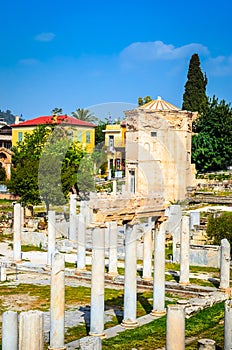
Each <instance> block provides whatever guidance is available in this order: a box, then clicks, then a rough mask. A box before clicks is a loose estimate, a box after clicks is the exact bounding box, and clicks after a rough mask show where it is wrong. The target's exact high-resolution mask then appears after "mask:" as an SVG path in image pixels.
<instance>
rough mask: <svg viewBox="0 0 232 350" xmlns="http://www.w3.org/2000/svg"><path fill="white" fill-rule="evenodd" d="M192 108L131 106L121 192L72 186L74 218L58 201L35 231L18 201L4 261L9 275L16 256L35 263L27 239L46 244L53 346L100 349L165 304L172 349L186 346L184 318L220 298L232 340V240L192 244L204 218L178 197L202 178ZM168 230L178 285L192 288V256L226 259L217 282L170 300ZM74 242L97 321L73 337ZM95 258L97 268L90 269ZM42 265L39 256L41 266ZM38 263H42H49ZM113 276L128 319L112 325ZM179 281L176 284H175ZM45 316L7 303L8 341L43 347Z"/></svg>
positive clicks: (23, 349)
mask: <svg viewBox="0 0 232 350" xmlns="http://www.w3.org/2000/svg"><path fill="white" fill-rule="evenodd" d="M193 118H195V115H194V114H192V113H190V112H186V111H181V110H179V109H177V108H176V107H175V106H172V105H171V104H169V103H167V102H165V101H162V100H161V99H160V98H159V99H158V100H157V101H152V102H151V103H149V104H147V105H145V107H144V106H142V107H140V108H137V109H135V110H133V111H128V112H126V122H127V146H126V185H125V187H123V189H122V190H121V191H120V192H119V191H117V186H116V182H115V184H114V187H113V192H111V193H110V194H109V193H107V194H104V193H91V194H90V198H89V200H88V201H81V202H79V201H78V200H77V199H78V198H77V197H76V195H71V196H70V203H69V220H68V221H65V220H63V221H62V222H61V220H60V217H59V215H58V214H56V213H55V211H53V210H51V211H49V212H48V230H47V233H46V232H45V233H40V232H35V231H34V230H33V223H32V224H31V228H30V229H27V230H25V225H24V222H25V221H24V219H25V218H24V213H25V211H24V209H23V208H22V207H21V205H20V204H19V203H17V204H15V205H14V218H13V223H14V224H13V227H14V230H13V237H14V239H13V255H12V257H10V258H8V260H6V259H5V258H4V259H5V260H4V261H2V265H1V274H0V276H1V282H4V281H6V280H7V274H8V271H9V268H11V267H12V266H16V267H17V268H18V269H19V270H20V271H23V269H24V268H25V266H27V269H28V268H29V265H30V268H32V265H33V263H31V264H29V265H28V264H27V265H25V263H24V262H23V258H22V251H21V245H22V244H25V242H26V243H27V244H34V245H37V246H39V245H40V246H42V247H45V248H46V250H47V253H46V261H45V262H44V264H43V269H44V271H45V272H46V273H49V274H50V316H49V327H48V328H49V346H48V349H50V350H58V349H76V348H80V349H89V350H90V349H91V350H93V349H94V350H95V349H96V350H100V349H101V348H102V340H101V339H102V338H104V337H112V336H115V335H117V333H119V332H122V331H123V330H124V329H132V328H135V327H137V326H139V325H141V324H143V323H147V322H150V321H152V320H154V319H155V318H158V317H161V316H163V315H165V314H166V319H167V322H166V349H167V350H181V349H185V318H186V317H190V316H191V315H192V314H193V313H194V312H196V311H197V310H200V309H202V308H204V307H207V306H209V305H212V304H214V303H217V302H219V301H225V319H224V321H225V323H224V342H225V349H231V348H232V336H231V334H232V312H231V310H232V303H231V300H230V298H229V296H230V244H229V242H228V241H227V240H226V239H223V240H222V241H221V246H220V247H215V246H212V247H210V246H207V247H206V246H200V245H195V246H194V244H190V243H191V240H192V236H193V232H194V228H195V227H196V226H198V225H200V216H199V212H195V211H187V210H183V208H182V207H181V206H180V205H178V204H171V203H173V202H177V201H183V200H184V199H186V194H187V190H188V188H189V187H191V186H194V179H195V176H194V166H193V165H192V164H191V161H190V160H191V125H192V120H193ZM77 212H79V213H78V214H77ZM167 237H171V240H172V244H173V251H172V256H171V261H172V262H179V263H180V271H179V282H178V283H177V284H178V288H179V290H180V291H183V292H186V290H191V285H190V271H189V266H190V264H191V263H192V262H194V264H195V265H197V264H198V265H206V266H216V267H219V268H220V286H219V288H218V289H217V290H215V289H214V290H212V291H207V292H205V293H202V295H201V297H195V298H194V297H193V298H192V299H189V300H182V302H181V301H180V302H179V303H177V304H175V305H169V306H168V307H167V308H165V289H166V288H167V284H166V283H165V244H166V241H167ZM58 241H59V244H58ZM70 247H71V248H70ZM69 249H71V250H72V251H75V252H76V269H75V278H76V279H77V280H78V279H80V278H84V277H85V276H90V278H91V307H90V331H89V335H88V336H87V337H84V338H81V339H76V341H74V342H72V344H71V343H70V344H65V340H64V339H65V338H64V333H65V281H66V275H67V274H66V271H65V257H64V253H63V252H64V251H66V252H67V251H68V250H69ZM153 256H154V263H153ZM89 258H90V259H91V272H89V271H87V269H86V267H87V259H89ZM138 259H140V260H141V261H142V263H141V264H142V277H141V278H140V279H138V276H137V261H138ZM106 261H107V267H108V271H107V273H106V272H105V267H106ZM122 261H123V262H122ZM120 264H123V268H124V277H122V276H120V275H119V273H118V267H119V265H120ZM36 268H37V267H36V266H34V267H33V269H34V270H33V271H36ZM39 269H40V271H41V266H40V267H39ZM29 273H30V272H29ZM138 281H139V282H138ZM106 282H107V283H111V284H113V283H118V284H120V283H121V285H123V290H124V293H123V295H124V309H123V319H122V322H121V324H120V325H118V326H115V327H113V328H112V329H111V328H109V329H105V326H104V325H105V310H104V289H105V284H106ZM138 283H142V284H143V285H144V286H150V288H152V290H153V309H152V312H151V313H150V314H149V315H146V318H144V317H142V318H137V313H136V303H137V287H138ZM172 287H173V285H172V284H170V285H169V288H172ZM189 288H190V289H189ZM193 290H194V289H192V291H193ZM44 323H45V322H44V313H43V312H42V311H26V312H21V313H17V312H15V311H6V312H4V313H3V315H2V349H3V350H29V349H30V350H42V349H44V329H45V325H44ZM198 348H199V349H216V345H215V341H213V340H211V339H199V341H198Z"/></svg>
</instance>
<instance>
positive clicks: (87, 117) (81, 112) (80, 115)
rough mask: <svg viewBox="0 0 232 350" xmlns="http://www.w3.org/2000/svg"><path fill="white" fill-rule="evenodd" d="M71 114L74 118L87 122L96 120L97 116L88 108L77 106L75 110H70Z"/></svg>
mask: <svg viewBox="0 0 232 350" xmlns="http://www.w3.org/2000/svg"><path fill="white" fill-rule="evenodd" d="M72 116H73V117H74V118H76V119H80V120H84V121H86V122H89V123H94V122H96V121H97V120H98V118H97V117H95V115H94V114H93V113H92V112H91V111H90V110H89V109H84V108H78V109H76V111H75V112H72Z"/></svg>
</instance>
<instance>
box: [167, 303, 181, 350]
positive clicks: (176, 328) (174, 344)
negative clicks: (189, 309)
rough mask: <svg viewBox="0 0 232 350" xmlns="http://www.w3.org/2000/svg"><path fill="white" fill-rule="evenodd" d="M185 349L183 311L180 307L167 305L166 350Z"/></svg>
mask: <svg viewBox="0 0 232 350" xmlns="http://www.w3.org/2000/svg"><path fill="white" fill-rule="evenodd" d="M177 349H178V350H184V349H185V311H184V307H183V306H180V305H168V307H167V321H166V350H177Z"/></svg>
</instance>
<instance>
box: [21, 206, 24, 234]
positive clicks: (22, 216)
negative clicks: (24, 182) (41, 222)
mask: <svg viewBox="0 0 232 350" xmlns="http://www.w3.org/2000/svg"><path fill="white" fill-rule="evenodd" d="M23 229H24V207H21V233H22V232H23Z"/></svg>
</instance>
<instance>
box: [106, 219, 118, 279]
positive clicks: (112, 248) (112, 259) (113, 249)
mask: <svg viewBox="0 0 232 350" xmlns="http://www.w3.org/2000/svg"><path fill="white" fill-rule="evenodd" d="M108 275H109V276H117V275H118V225H117V222H116V221H112V222H111V223H110V231H109V271H108Z"/></svg>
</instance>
